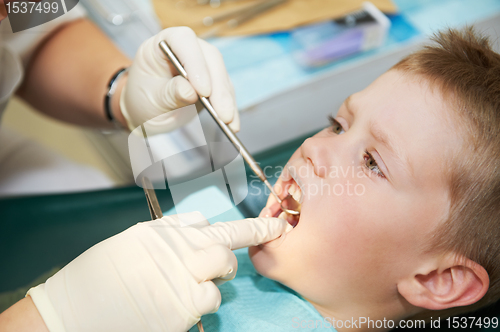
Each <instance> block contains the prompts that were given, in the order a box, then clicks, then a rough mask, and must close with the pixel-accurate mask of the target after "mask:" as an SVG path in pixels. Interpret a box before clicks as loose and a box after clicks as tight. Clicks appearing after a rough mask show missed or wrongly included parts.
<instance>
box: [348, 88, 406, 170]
mask: <svg viewBox="0 0 500 332" xmlns="http://www.w3.org/2000/svg"><path fill="white" fill-rule="evenodd" d="M351 97H352V95H350V96H349V97H347V98H346V99H345V100H344V105H345V107H346V110H347V112H348V113H349V114H350V115H351V116H354V112H353V109H352V98H351ZM369 128H370V134H371V135H372V136H373V138H375V140H377V141H378V142H380V143H382V144H383V145H384V146H385V147H387V149H389V151H391V152H392V153H393V154H394V155H396V162H397V163H398V164H400V165H401V166H402V168H403V169H404V170H405V171H406V172H407V173H408V175H410V176H411V177H413V178H415V173H414V170H413V168H412V167H411V163H410V161H409V157H408V154H407V153H406V151H405V150H403V149H402V148H401V146H399V145H397V144H396V142H397V141H398V140H397V138H396V137H394V136H393V135H390V134H388V133H386V132H384V131H382V130H381V126H379V125H377V122H376V121H373V120H371V121H370V125H369Z"/></svg>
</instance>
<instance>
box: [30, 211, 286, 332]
mask: <svg viewBox="0 0 500 332" xmlns="http://www.w3.org/2000/svg"><path fill="white" fill-rule="evenodd" d="M179 216H181V217H182V218H183V219H182V221H183V222H184V223H186V222H187V223H188V224H191V223H192V222H197V221H198V223H197V224H193V225H191V226H185V227H182V226H181V225H180V224H179ZM200 220H204V217H203V216H202V215H201V213H199V212H193V213H188V214H182V215H177V216H170V217H163V218H162V219H157V220H154V221H150V222H143V223H139V224H137V225H135V226H132V227H130V228H129V229H127V230H125V231H124V232H122V233H120V234H118V235H115V236H113V237H111V238H109V239H107V240H104V241H102V242H100V243H98V244H96V245H95V246H93V247H92V248H90V249H88V250H87V251H85V252H84V253H83V254H81V255H80V256H78V257H77V258H76V259H75V260H73V261H72V262H71V263H69V264H68V265H66V266H65V267H64V268H63V269H62V270H60V271H59V272H57V273H56V274H55V275H54V276H53V277H51V278H49V279H48V280H47V281H46V283H45V284H41V285H39V286H37V287H35V288H32V289H30V290H29V291H28V295H30V296H31V297H32V299H33V302H34V303H35V306H36V307H37V309H38V311H39V312H40V315H41V316H42V318H43V320H44V322H45V324H46V325H47V327H48V329H49V330H50V331H51V332H60V331H61V332H62V331H67V332H76V331H78V332H87V331H88V332H99V331H105V332H109V331H120V332H125V331H140V332H143V331H176V332H177V331H182V332H185V331H187V330H188V329H189V328H191V327H192V326H193V325H194V324H196V323H197V322H198V320H199V319H200V317H201V316H202V315H205V314H208V313H213V312H215V311H217V310H218V308H219V306H220V303H221V295H220V292H219V290H218V288H217V286H216V285H215V284H214V282H212V281H211V280H213V279H215V278H219V279H218V280H219V281H220V280H230V279H232V278H234V275H235V274H236V269H237V261H236V257H235V255H234V254H233V253H232V251H231V249H238V248H243V247H247V246H251V245H257V244H260V243H264V242H267V241H270V240H272V239H275V238H277V237H279V236H280V235H281V234H283V233H284V232H285V230H286V229H287V225H288V224H287V222H286V221H284V220H281V219H276V218H256V219H244V220H236V221H232V222H219V223H215V224H214V225H211V226H210V224H209V223H208V222H207V221H206V220H204V221H201V222H199V221H200Z"/></svg>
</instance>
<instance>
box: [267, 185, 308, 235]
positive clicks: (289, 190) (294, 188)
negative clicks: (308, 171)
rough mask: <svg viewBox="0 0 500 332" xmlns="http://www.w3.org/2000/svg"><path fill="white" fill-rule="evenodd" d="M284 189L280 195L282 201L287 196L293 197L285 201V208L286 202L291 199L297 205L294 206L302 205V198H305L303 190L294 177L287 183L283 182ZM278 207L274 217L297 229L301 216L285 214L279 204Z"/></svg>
mask: <svg viewBox="0 0 500 332" xmlns="http://www.w3.org/2000/svg"><path fill="white" fill-rule="evenodd" d="M282 188H283V190H282V191H281V194H280V195H279V196H280V198H281V199H284V198H285V197H287V196H291V197H289V198H288V199H287V200H285V201H284V203H285V204H284V205H285V206H284V207H285V208H287V206H286V201H288V200H291V199H293V200H294V201H295V202H296V203H297V204H294V205H295V206H297V205H299V204H301V203H302V196H303V193H302V189H301V187H300V186H299V185H298V183H297V182H296V181H295V179H294V178H293V177H290V179H289V180H287V181H283V182H282ZM276 204H277V203H276ZM277 207H278V209H277V211H276V212H275V213H274V217H277V218H281V219H285V220H286V221H287V222H288V223H289V224H290V225H291V226H292V227H294V228H295V226H297V224H298V223H299V220H300V214H299V215H296V216H294V215H290V214H287V213H285V212H284V211H283V210H282V209H281V206H279V204H277Z"/></svg>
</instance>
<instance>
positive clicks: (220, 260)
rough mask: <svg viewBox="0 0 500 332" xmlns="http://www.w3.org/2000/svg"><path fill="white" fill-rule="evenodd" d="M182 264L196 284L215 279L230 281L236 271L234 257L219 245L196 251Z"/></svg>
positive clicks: (229, 251) (236, 263)
mask: <svg viewBox="0 0 500 332" xmlns="http://www.w3.org/2000/svg"><path fill="white" fill-rule="evenodd" d="M184 264H185V266H186V268H187V269H188V270H189V272H190V273H191V275H192V276H193V278H194V279H195V280H196V282H198V283H201V282H204V281H207V280H212V279H215V278H224V279H227V280H230V279H232V277H234V275H235V273H236V270H237V269H238V261H237V259H236V256H235V255H234V254H233V252H232V251H231V250H229V249H228V248H227V247H225V246H223V245H221V244H214V245H211V246H209V247H206V248H204V249H201V250H196V251H195V252H193V254H192V255H190V256H189V257H188V258H186V260H185V261H184Z"/></svg>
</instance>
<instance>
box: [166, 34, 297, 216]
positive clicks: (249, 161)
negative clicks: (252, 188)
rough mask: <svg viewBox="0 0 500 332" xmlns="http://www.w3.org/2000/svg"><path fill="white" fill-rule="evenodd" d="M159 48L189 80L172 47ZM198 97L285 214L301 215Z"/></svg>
mask: <svg viewBox="0 0 500 332" xmlns="http://www.w3.org/2000/svg"><path fill="white" fill-rule="evenodd" d="M159 46H160V48H161V50H162V51H163V53H165V55H166V56H167V57H168V59H169V60H170V62H171V63H172V64H173V65H174V67H175V69H177V71H178V72H179V73H180V74H181V76H182V77H184V78H185V79H187V80H189V79H188V77H187V72H186V70H184V67H182V65H181V63H180V62H179V60H178V59H177V57H176V56H175V54H174V53H173V52H172V50H171V49H170V47H168V45H167V43H166V42H165V41H163V40H162V41H161V42H160V44H159ZM198 97H199V98H200V102H201V103H202V104H203V106H205V108H206V109H207V111H208V113H210V115H211V116H212V118H213V119H214V120H215V122H217V124H218V125H219V127H220V129H222V131H223V132H224V134H226V136H227V138H228V139H229V140H230V141H231V143H233V145H234V146H235V147H236V149H237V150H238V151H239V152H240V153H241V156H242V157H243V159H245V161H246V162H247V164H248V166H250V168H251V169H252V171H253V172H254V173H255V175H257V176H258V177H259V179H260V180H261V181H262V182H264V184H265V185H266V186H267V188H268V189H269V190H270V191H271V193H272V194H273V196H274V197H275V198H276V200H277V201H278V203H279V204H280V205H281V209H282V210H283V212H285V213H287V214H290V215H294V216H297V215H299V214H300V204H299V203H297V202H296V201H295V200H294V199H293V198H292V196H290V195H288V196H287V197H285V198H284V199H283V200H282V199H281V198H279V196H278V194H277V193H276V191H274V188H273V186H271V184H270V183H269V181H268V180H267V178H266V175H265V174H264V171H263V170H262V168H260V166H259V164H257V162H256V161H255V159H254V158H253V157H252V155H251V154H250V152H248V150H247V149H246V148H245V147H244V146H243V143H241V141H240V140H239V138H238V136H236V134H235V133H234V132H233V131H232V130H231V128H229V126H228V125H227V124H225V123H224V122H223V121H222V120H221V119H220V118H219V116H218V115H217V113H216V112H215V109H214V108H213V106H212V104H211V103H210V101H208V99H207V98H206V97H202V96H200V95H198ZM284 201H286V202H287V206H288V207H295V208H291V209H290V208H286V207H284V206H283V202H284Z"/></svg>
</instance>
